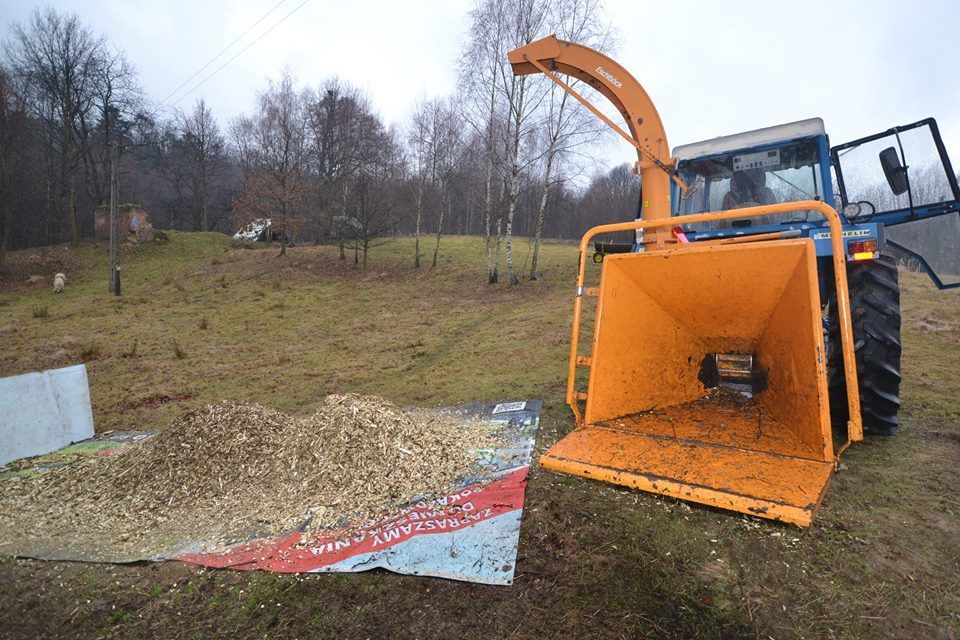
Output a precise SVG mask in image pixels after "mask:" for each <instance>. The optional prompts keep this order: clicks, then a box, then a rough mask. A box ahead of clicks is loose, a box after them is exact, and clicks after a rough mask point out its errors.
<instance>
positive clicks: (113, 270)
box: [110, 142, 120, 296]
mask: <svg viewBox="0 0 960 640" xmlns="http://www.w3.org/2000/svg"><path fill="white" fill-rule="evenodd" d="M117 156H118V154H117V143H116V142H112V143H111V144H110V293H112V294H113V295H115V296H119V295H120V219H119V218H120V216H119V211H118V210H117V209H118V207H119V203H118V202H117V200H118V198H119V194H118V191H119V187H118V185H117V182H118V179H117V164H118V161H117V160H118V158H117Z"/></svg>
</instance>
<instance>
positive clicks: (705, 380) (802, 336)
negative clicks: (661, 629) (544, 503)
mask: <svg viewBox="0 0 960 640" xmlns="http://www.w3.org/2000/svg"><path fill="white" fill-rule="evenodd" d="M508 57H509V60H510V63H511V64H512V66H513V70H514V73H515V74H517V75H525V74H530V73H544V74H545V75H547V76H548V77H549V78H551V79H552V80H553V81H554V82H556V83H557V84H559V85H560V86H561V87H562V88H563V89H564V90H565V91H567V92H569V93H570V94H571V95H573V96H574V97H575V98H577V99H578V100H580V101H581V102H582V103H583V104H585V105H586V106H587V107H588V108H590V109H591V110H592V111H593V112H594V113H595V114H597V115H598V116H599V117H601V118H602V119H603V120H604V121H605V122H606V123H607V124H608V125H610V126H611V127H613V128H614V129H615V130H616V131H617V132H618V133H619V134H620V135H621V136H622V137H624V138H625V139H627V140H628V141H629V142H631V144H633V146H634V147H635V148H636V150H637V155H638V162H637V171H638V173H639V174H640V176H641V184H642V190H643V195H642V198H641V201H642V207H641V209H642V217H643V219H642V220H637V221H631V222H624V223H619V224H609V225H603V226H599V227H595V228H593V229H591V230H590V231H588V232H587V234H586V235H585V236H584V237H583V239H582V240H581V242H580V259H579V267H578V272H577V289H576V298H575V300H574V321H573V330H572V336H571V345H570V362H569V373H568V381H567V403H568V404H569V405H570V407H571V409H573V412H574V415H575V416H576V419H577V428H576V429H575V430H574V431H573V432H572V433H570V434H569V435H568V436H566V437H565V438H563V439H562V440H561V441H560V442H558V443H557V444H555V445H554V446H553V447H551V448H550V449H549V450H548V451H547V452H546V453H544V454H543V455H542V456H541V457H540V463H541V465H542V466H544V467H545V468H548V469H553V470H556V471H561V472H565V473H571V474H575V475H581V476H585V477H588V478H595V479H598V480H604V481H607V482H612V483H615V484H621V485H626V486H631V487H636V488H639V489H643V490H646V491H651V492H654V493H660V494H664V495H670V496H676V497H679V498H683V499H686V500H692V501H695V502H700V503H704V504H708V505H713V506H717V507H722V508H726V509H733V510H736V511H741V512H744V513H750V514H754V515H758V516H762V517H765V518H771V519H775V520H781V521H785V522H792V523H796V524H798V525H809V524H810V522H811V520H812V518H813V515H814V512H815V511H816V509H817V507H818V506H819V504H820V502H821V499H822V498H823V495H824V493H825V491H826V489H827V486H828V484H829V481H830V477H831V473H832V471H833V469H834V466H835V464H836V462H837V457H838V456H839V453H837V454H836V455H835V454H834V446H833V438H832V431H831V422H830V410H829V405H828V396H827V371H826V369H827V362H826V354H825V349H824V338H823V331H822V317H821V305H820V293H819V289H818V279H817V266H816V258H815V250H814V244H813V241H812V240H810V239H801V238H791V237H789V236H788V235H787V234H764V235H762V236H757V237H754V238H746V237H744V238H742V239H741V238H736V239H735V240H730V239H728V240H727V241H720V242H715V241H714V242H699V243H698V242H693V243H680V242H673V241H672V236H671V229H670V227H676V226H677V225H687V224H691V223H700V222H715V221H719V220H729V219H733V218H736V219H738V220H742V219H744V218H751V217H758V216H766V215H770V214H776V213H785V212H791V211H801V210H802V211H816V212H819V213H820V214H822V215H823V216H824V217H825V218H826V220H827V222H828V224H829V227H830V231H831V243H832V246H833V266H834V269H833V271H834V275H835V280H836V291H837V306H838V311H839V314H838V315H839V322H840V329H841V331H840V335H841V343H842V353H843V363H844V376H845V383H846V388H847V402H848V409H849V415H850V419H849V423H848V425H847V443H846V444H845V445H844V446H843V447H841V449H840V451H841V452H842V450H843V448H845V447H846V446H847V444H849V443H850V442H851V441H857V440H861V439H862V438H863V431H862V424H861V419H860V400H859V394H858V387H857V370H856V359H855V354H854V348H853V347H854V343H853V330H852V326H851V316H850V301H849V293H848V289H847V272H846V266H845V252H844V250H843V244H842V243H843V233H842V231H843V230H842V223H841V219H840V217H839V215H838V214H837V212H836V211H835V210H834V209H833V208H831V207H829V206H827V205H826V204H824V203H822V202H819V201H812V200H810V201H802V202H791V203H785V204H777V205H767V206H758V207H752V208H743V209H736V210H731V211H720V212H716V213H705V214H696V215H689V216H679V217H671V216H670V196H669V192H670V181H671V180H673V181H674V182H676V183H677V185H678V187H679V188H680V189H681V191H686V189H687V185H685V184H683V183H682V181H681V180H679V179H678V178H677V176H676V174H675V171H674V167H675V166H676V163H675V159H674V158H671V157H670V155H669V146H668V144H667V139H666V134H665V132H664V130H663V125H662V123H661V121H660V117H659V115H658V114H657V111H656V109H655V107H654V105H653V103H652V102H651V101H650V98H649V96H648V95H647V94H646V92H645V91H644V89H643V88H642V87H641V86H640V84H639V82H637V81H636V79H635V78H633V76H631V75H630V74H629V73H628V72H627V71H626V69H624V68H623V67H622V66H620V65H619V64H617V63H616V62H615V61H613V60H611V59H610V58H608V57H606V56H604V55H603V54H601V53H599V52H597V51H594V50H592V49H590V48H588V47H584V46H582V45H578V44H575V43H571V42H565V41H562V40H558V39H557V38H556V37H554V36H550V37H548V38H543V39H541V40H538V41H536V42H532V43H530V44H528V45H526V46H524V47H521V48H519V49H516V50H514V51H511V52H510V53H509V54H508ZM556 73H563V74H566V75H568V76H572V77H575V78H578V79H580V80H582V81H583V82H585V83H587V84H588V85H589V86H591V87H593V88H594V89H596V90H597V91H599V92H600V93H601V94H603V95H604V96H606V97H607V98H608V99H609V100H610V101H611V102H612V103H613V104H614V105H615V106H616V107H617V109H618V111H619V112H620V113H621V115H623V117H624V120H625V122H626V124H627V128H628V130H629V132H627V131H623V130H622V129H620V128H619V127H617V126H616V125H615V124H614V123H613V122H612V121H611V120H610V119H609V118H607V117H606V116H604V115H603V114H602V113H600V112H599V111H597V109H596V108H595V107H594V106H593V105H592V104H590V103H589V102H588V101H586V100H585V99H584V98H583V97H582V96H580V95H579V94H578V93H577V92H576V91H573V89H571V87H570V86H568V85H567V84H566V83H564V82H563V81H562V80H560V79H559V78H558V77H557V75H556ZM633 230H641V231H643V238H644V239H643V244H644V249H645V250H644V251H642V252H635V253H620V254H611V255H609V256H607V257H606V258H605V259H604V260H603V267H602V271H601V276H600V286H599V288H596V289H594V288H591V289H585V287H584V277H585V268H586V260H587V251H588V247H589V243H590V240H591V239H592V238H593V237H594V236H596V235H599V234H602V233H610V232H618V231H633ZM638 235H639V234H638ZM741 240H743V241H741ZM585 295H586V296H587V297H593V296H595V297H596V314H595V319H594V321H595V324H594V329H593V340H592V348H591V351H590V354H589V355H581V354H580V352H579V334H580V321H581V311H582V308H583V300H584V297H585ZM581 367H586V368H588V370H589V379H588V383H587V389H586V391H585V392H583V391H579V390H578V389H577V373H578V369H579V368H581ZM581 403H583V412H582V413H581V409H580V405H581Z"/></svg>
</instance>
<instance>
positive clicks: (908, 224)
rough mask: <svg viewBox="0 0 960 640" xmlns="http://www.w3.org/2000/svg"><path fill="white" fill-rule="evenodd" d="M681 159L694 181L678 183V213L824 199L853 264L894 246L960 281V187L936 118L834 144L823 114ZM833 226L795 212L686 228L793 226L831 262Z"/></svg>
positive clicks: (948, 283)
mask: <svg viewBox="0 0 960 640" xmlns="http://www.w3.org/2000/svg"><path fill="white" fill-rule="evenodd" d="M673 155H674V156H675V157H676V159H677V177H679V178H680V179H681V180H682V181H683V182H684V183H686V184H687V185H688V186H689V187H690V188H689V189H687V190H686V192H683V193H681V192H680V190H679V189H678V188H677V187H676V185H674V188H673V193H672V203H673V207H672V214H673V215H690V214H696V213H707V212H711V211H724V210H729V209H739V208H745V207H753V206H757V205H768V204H779V203H785V202H798V201H801V200H815V201H820V202H824V203H826V204H827V205H829V206H831V207H834V208H836V209H837V210H838V211H840V212H841V215H842V216H843V219H844V246H845V248H846V254H847V259H848V260H850V261H858V260H873V259H876V258H877V257H878V256H879V254H880V253H881V252H882V251H885V250H886V251H889V252H890V253H891V254H892V255H894V256H895V257H896V259H897V260H898V261H899V262H901V263H905V264H906V265H907V266H909V267H913V268H916V269H918V270H923V271H925V272H926V273H927V274H928V275H929V276H930V277H931V279H932V280H933V282H934V283H935V284H936V285H937V286H938V287H939V288H941V289H943V288H953V287H955V286H960V254H958V253H957V251H956V241H957V238H958V237H960V213H958V212H960V188H958V185H957V176H956V174H955V173H954V172H953V168H952V165H951V163H950V158H949V157H948V156H947V153H946V150H945V147H944V145H943V141H942V140H941V138H940V132H939V129H938V128H937V123H936V121H935V120H933V119H932V118H928V119H926V120H921V121H920V122H916V123H914V124H910V125H906V126H901V127H895V128H892V129H890V130H888V131H885V132H882V133H879V134H874V135H871V136H867V137H865V138H861V139H859V140H854V141H852V142H848V143H845V144H841V145H837V146H835V147H833V148H832V149H831V148H830V146H829V141H828V138H827V135H826V131H825V129H824V125H823V120H821V119H820V118H811V119H808V120H801V121H799V122H791V123H788V124H783V125H778V126H774V127H766V128H764V129H758V130H756V131H749V132H746V133H739V134H735V135H730V136H722V137H718V138H714V139H712V140H706V141H703V142H696V143H693V144H687V145H683V146H679V147H676V148H675V149H674V152H673ZM908 163H909V164H908ZM825 226H826V222H825V221H824V220H823V217H822V216H821V215H819V214H818V213H816V212H813V211H794V212H790V213H783V214H775V215H770V216H765V217H763V218H744V219H743V220H737V219H734V220H724V221H720V222H711V223H701V224H697V225H688V226H687V227H685V228H684V229H683V231H684V235H685V237H686V239H688V240H690V241H691V242H695V241H698V240H716V239H722V238H729V237H732V236H748V235H759V234H764V233H785V232H786V235H791V236H799V237H812V238H813V239H814V243H815V245H816V248H817V255H818V257H821V258H825V257H827V256H829V255H830V253H831V247H830V242H829V237H830V236H829V232H827V231H826V230H825ZM823 262H824V264H826V261H823ZM823 282H825V281H823Z"/></svg>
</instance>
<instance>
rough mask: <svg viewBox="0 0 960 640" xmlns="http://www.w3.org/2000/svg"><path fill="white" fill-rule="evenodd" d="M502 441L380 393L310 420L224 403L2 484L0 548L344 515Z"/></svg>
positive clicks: (391, 498)
mask: <svg viewBox="0 0 960 640" xmlns="http://www.w3.org/2000/svg"><path fill="white" fill-rule="evenodd" d="M497 445H498V434H497V433H496V432H495V431H494V430H493V428H492V427H490V426H488V425H484V424H483V423H479V422H471V423H469V424H467V425H466V426H465V419H464V417H463V416H462V415H459V416H458V415H456V414H450V413H440V412H405V411H403V410H402V409H400V408H399V407H397V406H395V405H393V404H391V403H390V402H387V401H385V400H383V399H380V398H376V397H370V396H359V395H332V396H328V397H327V398H326V399H325V400H324V402H323V404H322V406H321V408H320V409H319V410H318V411H317V412H316V413H315V414H313V415H312V416H309V417H307V418H294V417H291V416H288V415H286V414H283V413H280V412H278V411H274V410H272V409H268V408H266V407H263V406H261V405H259V404H255V403H243V402H221V403H219V404H216V405H210V406H207V407H204V408H202V409H199V410H196V411H193V412H191V413H188V414H186V415H184V416H182V417H180V418H178V419H176V420H175V421H173V423H172V424H171V425H170V426H169V427H168V428H167V429H165V430H163V431H161V432H160V433H159V434H158V435H157V436H155V437H153V438H151V439H149V440H147V441H145V442H143V443H141V444H139V445H137V446H136V447H134V448H133V449H132V450H131V451H130V452H129V453H126V454H124V455H116V456H111V457H105V458H94V459H89V460H85V461H83V462H80V463H78V464H75V465H72V466H69V467H65V468H63V469H60V470H56V471H52V472H49V473H44V474H41V475H37V476H30V477H21V478H17V479H12V480H7V481H4V482H0V553H11V552H16V551H17V549H18V548H20V547H23V546H24V543H26V542H28V541H31V540H32V541H33V542H37V541H38V540H40V541H43V540H51V541H52V540H53V539H56V540H57V541H58V543H57V544H58V545H63V546H65V548H68V549H69V548H75V549H76V550H78V551H80V552H82V554H83V555H85V556H90V555H92V556H94V557H93V558H91V559H96V556H98V555H99V554H97V553H94V552H92V550H96V549H98V548H101V549H102V548H103V547H105V546H109V547H110V548H111V554H110V555H111V557H116V556H118V555H120V556H127V557H129V558H131V559H132V558H148V557H152V555H151V554H152V553H153V552H154V550H157V549H161V548H163V549H170V548H171V547H176V546H177V545H183V544H186V543H190V542H197V541H208V542H209V544H208V545H206V546H205V547H203V550H205V551H213V550H219V549H224V548H227V547H229V546H232V545H233V544H236V543H238V542H241V541H243V540H245V539H247V538H249V537H250V536H251V535H257V536H258V537H266V536H271V535H280V534H282V533H285V532H288V531H290V530H292V529H294V528H296V527H298V526H303V524H304V522H306V523H307V524H306V527H307V528H312V529H323V528H328V527H331V526H335V525H342V524H344V518H347V519H353V518H358V517H365V516H372V515H375V514H377V513H378V512H382V511H385V510H389V509H390V508H391V507H392V506H393V505H396V504H397V503H398V502H402V501H405V500H409V499H411V498H413V497H417V496H426V495H430V494H440V493H442V492H444V491H446V490H448V489H449V488H450V487H451V486H452V485H453V484H454V483H455V482H456V480H457V479H458V478H461V477H463V476H464V475H466V474H468V473H469V472H470V471H471V470H472V469H473V468H474V466H475V465H476V462H477V454H476V451H477V450H487V449H492V448H495V447H496V446H497ZM51 544H52V543H51Z"/></svg>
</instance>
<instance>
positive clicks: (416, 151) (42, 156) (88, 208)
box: [0, 0, 639, 282]
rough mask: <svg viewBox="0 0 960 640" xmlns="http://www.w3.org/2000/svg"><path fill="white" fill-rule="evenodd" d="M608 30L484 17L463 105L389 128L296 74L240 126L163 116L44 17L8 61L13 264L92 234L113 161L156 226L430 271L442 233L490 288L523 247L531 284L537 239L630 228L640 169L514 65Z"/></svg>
mask: <svg viewBox="0 0 960 640" xmlns="http://www.w3.org/2000/svg"><path fill="white" fill-rule="evenodd" d="M602 16H603V10H602V7H601V6H600V3H599V0H564V1H563V2H549V3H548V2H545V1H541V0H478V1H477V2H476V4H475V6H474V8H473V10H472V11H471V13H470V16H469V32H468V34H467V35H468V37H467V38H465V40H464V45H463V47H464V51H463V53H464V55H463V58H464V59H470V60H471V61H472V63H471V69H470V70H469V73H467V72H466V71H467V70H466V69H464V70H463V71H464V73H462V74H461V77H462V78H463V79H464V80H463V81H462V82H461V84H460V85H459V86H458V87H457V88H456V91H455V93H454V94H453V95H450V96H441V97H434V98H424V99H422V100H421V101H420V102H418V103H417V104H415V105H411V108H410V115H409V117H408V118H407V120H406V121H405V122H403V123H400V124H393V125H388V124H387V123H385V122H384V121H383V120H382V119H381V117H380V116H379V114H378V111H377V106H376V105H374V104H371V102H370V100H369V99H368V98H367V97H366V96H365V95H364V94H363V93H362V92H361V91H360V90H359V89H357V88H356V87H354V86H352V85H351V84H349V83H348V82H345V81H343V80H342V79H339V78H336V77H330V78H322V79H309V80H304V79H302V78H295V77H293V76H292V75H291V74H290V73H289V72H287V71H283V72H281V73H280V74H279V75H278V77H277V78H275V79H273V80H270V81H268V83H267V84H266V86H263V87H261V88H260V89H259V90H258V91H257V101H256V108H255V109H253V110H252V111H251V112H250V113H246V114H244V115H241V116H239V117H237V118H235V119H233V120H231V121H229V122H221V121H219V120H218V119H217V117H216V115H215V114H214V113H213V112H212V111H211V110H210V108H209V107H208V105H207V104H206V103H205V102H204V100H203V99H202V98H201V99H198V100H197V101H196V102H195V103H194V104H193V105H192V106H190V107H189V108H188V109H186V110H177V109H169V108H165V107H164V106H163V105H162V104H155V103H152V102H151V100H150V98H149V97H148V95H147V93H146V91H145V90H144V88H143V87H142V85H141V84H140V82H139V79H138V76H137V71H136V69H135V68H134V66H133V65H132V64H131V63H130V62H129V61H128V60H127V58H126V57H125V55H124V53H123V52H122V51H120V50H118V49H117V48H116V47H114V46H113V45H112V44H111V43H109V42H108V41H107V40H106V39H105V38H104V37H102V36H100V35H98V34H97V33H96V32H95V31H94V30H93V29H92V28H91V27H90V26H89V25H86V24H84V22H83V21H82V19H81V17H79V16H76V15H71V14H64V13H60V12H57V11H56V10H54V9H50V8H48V9H42V10H37V11H35V12H34V13H33V14H32V15H31V17H30V19H29V20H28V21H27V22H25V23H24V24H16V25H14V26H13V28H12V30H11V35H10V37H9V38H8V39H7V41H6V42H5V43H4V47H3V56H2V59H0V191H2V198H0V207H2V209H0V211H2V214H0V260H2V256H3V253H4V252H5V251H6V250H7V249H17V248H23V247H30V246H39V245H48V244H54V243H64V242H70V243H77V242H79V240H80V238H82V237H86V236H90V235H92V233H93V228H94V212H95V210H96V209H97V208H98V207H101V206H105V205H107V204H108V203H109V198H110V183H109V181H110V166H111V160H112V157H113V154H114V152H115V153H116V157H117V158H118V166H119V183H120V187H119V193H120V199H121V202H124V203H136V204H139V205H142V206H143V207H144V208H146V210H147V211H148V212H149V215H150V217H151V221H152V223H153V225H154V226H155V227H157V228H159V229H179V230H191V231H199V230H208V231H209V230H213V231H221V232H226V233H233V232H234V231H235V230H236V229H238V228H239V227H240V226H241V225H243V224H244V223H246V222H248V221H250V220H252V219H255V218H271V220H272V221H273V226H274V230H275V232H277V234H278V237H279V238H280V239H281V244H282V245H283V246H282V247H281V252H284V251H285V245H286V242H287V241H288V240H296V241H298V242H336V243H339V245H340V248H341V256H342V257H348V256H349V255H350V253H349V252H350V251H351V250H353V252H354V256H357V259H360V257H361V256H362V257H363V258H365V256H366V251H367V250H368V249H369V248H371V247H373V246H375V245H376V244H378V243H380V242H382V241H383V240H384V239H386V238H389V237H390V236H394V235H399V234H409V235H414V236H416V237H417V239H418V241H417V243H416V245H417V249H416V251H415V255H414V256H411V259H412V260H413V261H414V262H415V264H416V265H417V266H419V265H420V264H422V263H426V264H435V263H436V260H437V255H438V253H439V251H440V248H441V243H442V237H443V235H445V234H475V235H482V236H484V237H485V238H487V262H488V270H487V279H488V281H490V282H497V281H498V280H500V279H501V278H502V277H503V275H504V274H505V275H506V276H507V277H508V278H509V280H510V281H511V282H516V281H518V279H519V277H520V275H521V274H519V273H518V270H517V268H516V267H515V265H514V263H513V237H514V236H517V235H521V236H529V237H533V238H534V239H535V244H534V247H533V257H532V259H531V260H530V264H529V268H528V272H527V274H526V275H527V276H528V277H531V278H536V277H537V266H536V264H537V257H536V256H537V252H538V247H539V241H540V239H541V238H555V239H571V238H575V237H578V236H579V235H580V234H581V233H582V232H583V231H584V230H586V229H587V228H589V227H590V226H593V225H595V224H598V223H601V222H606V221H614V220H623V219H629V218H630V217H632V216H633V215H634V214H635V212H636V207H637V201H638V198H639V181H638V179H637V177H636V176H635V175H634V174H633V172H632V168H631V167H630V166H629V165H627V164H623V165H621V166H618V167H614V168H612V169H609V170H604V171H597V170H596V169H595V167H596V166H597V164H598V163H597V161H596V160H595V159H594V158H593V157H591V156H590V152H591V147H592V148H593V149H594V150H595V149H596V142H597V140H598V139H600V138H602V137H603V136H606V135H608V134H607V132H606V131H605V129H604V128H603V125H602V124H601V123H599V122H598V121H596V120H595V119H594V118H593V116H592V115H591V114H589V113H588V112H587V111H586V109H584V108H583V107H582V106H581V105H580V104H579V103H577V102H576V101H575V100H573V99H572V98H569V97H568V96H567V94H566V93H565V92H563V91H561V90H560V89H559V88H558V87H556V85H554V84H553V83H552V82H550V81H549V80H548V79H546V78H544V77H542V76H526V77H521V78H516V77H514V76H513V74H512V72H511V70H510V67H509V65H508V64H507V61H506V52H507V51H509V50H511V49H513V48H515V47H517V46H521V45H522V44H525V43H527V42H530V41H532V40H535V39H537V38H539V37H542V36H544V35H548V34H550V33H557V34H558V35H559V36H560V37H562V38H568V39H571V40H576V41H578V42H583V43H585V44H588V45H590V46H593V47H595V48H597V49H600V50H609V49H610V47H611V42H612V36H611V33H610V29H609V26H608V25H607V24H606V23H605V22H604V21H603V18H602ZM0 265H2V262H0Z"/></svg>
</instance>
